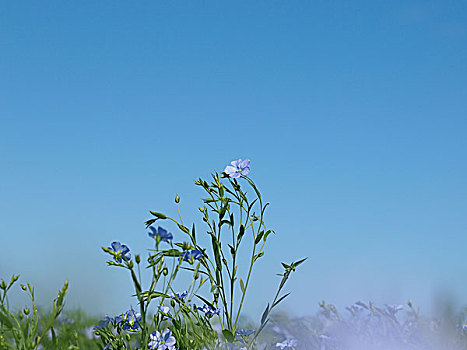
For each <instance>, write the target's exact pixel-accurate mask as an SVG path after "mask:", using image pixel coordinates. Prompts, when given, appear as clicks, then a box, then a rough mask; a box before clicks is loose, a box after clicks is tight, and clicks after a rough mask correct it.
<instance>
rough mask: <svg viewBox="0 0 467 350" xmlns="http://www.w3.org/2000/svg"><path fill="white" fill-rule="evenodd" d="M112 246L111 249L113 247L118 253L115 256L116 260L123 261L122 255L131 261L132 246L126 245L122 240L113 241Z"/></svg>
mask: <svg viewBox="0 0 467 350" xmlns="http://www.w3.org/2000/svg"><path fill="white" fill-rule="evenodd" d="M111 246H112V247H109V249H112V250H113V251H114V252H115V253H117V255H118V256H114V259H115V261H116V262H119V263H121V262H122V257H123V259H125V261H129V260H130V259H131V254H130V248H128V247H127V246H126V245H124V244H121V243H120V242H112V244H111Z"/></svg>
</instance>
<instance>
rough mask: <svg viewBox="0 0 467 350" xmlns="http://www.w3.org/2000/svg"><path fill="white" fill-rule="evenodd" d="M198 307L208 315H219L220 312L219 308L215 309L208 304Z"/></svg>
mask: <svg viewBox="0 0 467 350" xmlns="http://www.w3.org/2000/svg"><path fill="white" fill-rule="evenodd" d="M197 309H198V310H201V311H203V312H204V313H205V314H206V316H208V317H212V316H214V315H219V312H220V310H219V309H213V308H212V307H210V306H209V305H206V304H205V305H204V306H203V307H198V308H197Z"/></svg>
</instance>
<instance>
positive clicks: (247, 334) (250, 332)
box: [235, 328, 255, 337]
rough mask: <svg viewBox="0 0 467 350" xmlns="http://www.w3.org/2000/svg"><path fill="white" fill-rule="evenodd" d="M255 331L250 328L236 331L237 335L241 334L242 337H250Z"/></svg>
mask: <svg viewBox="0 0 467 350" xmlns="http://www.w3.org/2000/svg"><path fill="white" fill-rule="evenodd" d="M254 332H255V331H254V330H253V329H248V330H245V329H244V328H242V329H239V330H237V331H235V336H237V337H238V336H241V337H249V336H250V335H252V334H253V333H254Z"/></svg>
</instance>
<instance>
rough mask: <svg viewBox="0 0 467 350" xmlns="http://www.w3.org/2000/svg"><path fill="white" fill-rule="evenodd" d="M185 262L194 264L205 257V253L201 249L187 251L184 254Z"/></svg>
mask: <svg viewBox="0 0 467 350" xmlns="http://www.w3.org/2000/svg"><path fill="white" fill-rule="evenodd" d="M182 254H183V261H187V262H193V261H194V260H198V259H199V258H201V257H202V256H203V253H202V252H201V250H199V249H191V250H185V251H184V252H183V253H182Z"/></svg>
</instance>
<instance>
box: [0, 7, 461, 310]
mask: <svg viewBox="0 0 467 350" xmlns="http://www.w3.org/2000/svg"><path fill="white" fill-rule="evenodd" d="M466 135H467V3H466V2H465V1H411V2H407V1H382V0H376V1H350V2H349V1H274V0H273V1H271V0H268V1H195V0H193V1H138V2H123V1H79V2H71V1H40V2H37V1H29V2H28V1H25V2H24V1H21V2H18V1H0V248H1V253H0V276H2V277H4V278H7V277H9V276H10V274H12V273H19V274H21V276H22V281H23V282H24V281H30V282H32V283H34V284H35V285H36V291H37V294H38V297H39V299H40V300H41V301H42V302H45V301H46V300H49V299H51V298H52V296H53V295H54V294H55V293H56V291H57V290H58V289H59V287H60V286H61V283H63V281H64V280H65V279H69V280H70V294H69V297H68V305H70V306H81V307H83V308H85V309H86V310H88V311H90V312H97V313H109V314H113V313H118V312H121V311H125V310H126V309H127V308H128V306H129V305H130V303H131V304H133V305H135V304H136V303H135V302H134V300H133V301H132V299H131V298H130V297H129V295H130V294H131V293H132V292H133V291H132V290H131V288H130V278H129V276H128V275H127V274H126V273H125V272H124V271H123V270H122V271H119V270H116V269H111V268H108V267H106V263H105V262H106V259H107V256H106V255H105V254H104V253H103V252H102V251H101V249H100V247H101V246H102V245H109V244H110V242H112V241H113V240H120V241H121V242H123V243H125V244H127V245H128V246H129V247H130V249H131V250H132V251H133V252H140V253H142V254H143V256H144V254H145V250H146V249H147V248H150V247H151V241H150V239H149V238H148V237H147V234H146V230H145V227H144V224H143V222H144V221H145V220H146V219H148V218H149V215H148V210H150V209H151V210H158V211H164V212H166V213H168V214H175V213H176V211H175V207H174V206H173V198H174V196H175V195H176V194H180V196H181V198H182V213H183V214H184V215H185V217H186V218H187V219H186V220H187V221H189V220H196V222H197V227H198V232H202V229H203V226H202V222H201V220H200V218H199V217H198V214H199V213H198V212H197V207H198V206H199V205H200V203H201V202H200V200H199V198H200V196H201V194H202V193H201V191H200V190H199V189H198V188H197V187H196V186H194V183H193V182H194V180H195V179H196V178H198V177H200V176H201V177H208V176H209V174H210V172H211V171H215V170H217V171H221V170H223V169H224V167H225V166H226V165H227V164H228V163H229V161H231V160H233V159H236V158H250V159H251V161H252V163H251V173H250V175H251V177H252V178H253V179H254V180H255V181H256V182H257V184H258V186H259V187H260V189H261V190H262V193H263V196H264V198H265V199H266V200H267V201H269V202H270V203H271V205H270V208H269V212H268V216H267V222H268V223H269V225H270V226H271V227H272V228H274V229H275V230H276V232H277V235H276V236H274V237H271V240H270V244H269V246H268V251H267V252H266V256H265V257H264V258H263V260H262V262H261V264H260V265H259V266H258V269H257V270H256V272H257V273H256V275H255V278H256V279H255V281H254V283H253V285H252V286H251V288H252V289H251V293H250V294H249V298H251V299H250V301H249V302H248V304H247V307H248V312H249V313H250V314H251V315H252V316H253V317H258V314H259V313H260V312H261V311H262V309H263V308H264V307H265V304H266V302H267V301H268V300H269V298H270V297H272V296H273V292H274V290H275V286H276V285H277V283H278V277H276V276H275V273H277V272H280V271H281V266H280V261H291V260H294V259H299V258H302V257H304V256H308V257H309V260H308V261H307V263H306V264H305V265H303V266H302V267H300V269H299V270H298V271H297V272H296V274H295V275H294V276H293V279H292V280H291V282H290V284H289V285H288V289H289V290H291V291H292V292H293V293H292V294H291V296H290V297H289V299H288V301H287V302H286V303H285V304H284V307H286V308H288V309H290V310H291V311H293V312H295V313H297V314H310V313H314V312H315V311H316V310H317V303H318V302H319V301H320V300H323V299H324V300H326V301H327V302H331V303H335V304H337V305H338V306H340V307H342V306H344V305H349V304H351V303H353V302H355V301H357V300H359V299H362V300H375V301H377V302H379V303H404V302H406V300H407V299H408V298H411V299H413V301H414V303H415V304H417V305H420V306H421V307H422V309H426V310H428V309H429V308H430V307H431V305H432V300H433V298H435V297H436V296H439V295H449V296H451V297H452V298H454V299H455V300H457V301H458V302H459V303H464V304H465V303H467V263H466V258H465V257H466V253H467V235H466V233H467V215H466V211H467V157H466V154H467V152H466V151H467V137H466ZM167 228H170V229H171V230H173V232H174V234H176V235H179V233H178V232H177V231H176V230H175V228H173V227H171V226H168V227H167ZM179 237H180V236H179Z"/></svg>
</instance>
